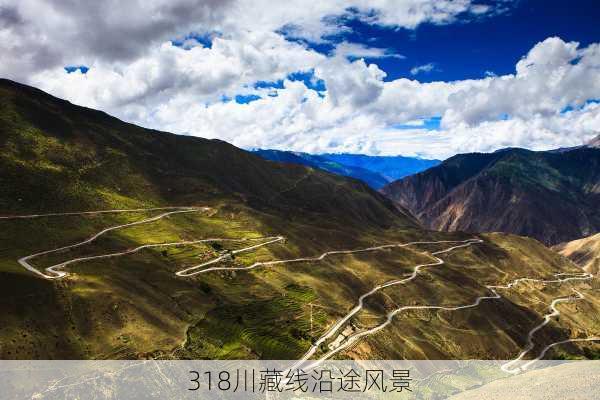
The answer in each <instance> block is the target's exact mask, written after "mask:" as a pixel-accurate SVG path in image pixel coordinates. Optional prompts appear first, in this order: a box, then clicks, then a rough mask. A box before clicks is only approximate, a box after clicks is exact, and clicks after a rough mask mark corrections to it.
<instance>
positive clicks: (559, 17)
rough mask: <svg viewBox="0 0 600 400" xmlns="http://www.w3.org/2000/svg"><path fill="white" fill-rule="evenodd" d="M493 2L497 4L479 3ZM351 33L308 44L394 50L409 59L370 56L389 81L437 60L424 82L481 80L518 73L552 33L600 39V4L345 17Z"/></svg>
mask: <svg viewBox="0 0 600 400" xmlns="http://www.w3.org/2000/svg"><path fill="white" fill-rule="evenodd" d="M479 3H481V4H493V2H479ZM345 26H347V27H349V28H350V29H351V31H350V32H348V33H340V34H338V35H334V36H330V37H329V39H331V42H330V43H328V44H320V45H319V44H314V43H310V42H309V43H308V44H309V47H311V48H314V49H316V50H318V51H321V52H328V51H331V49H332V48H333V47H334V46H333V45H334V44H335V43H339V42H341V41H344V40H345V41H349V42H354V43H361V44H364V45H368V46H371V47H381V48H386V49H391V50H392V51H393V53H395V54H400V55H402V56H404V57H406V58H404V59H397V58H383V59H369V58H366V60H367V61H369V62H375V63H376V64H377V65H378V66H379V67H380V68H381V69H383V70H384V71H385V72H386V73H387V77H386V78H385V80H388V81H390V80H394V79H397V78H399V77H410V76H411V73H410V70H411V69H412V68H414V67H415V66H420V65H425V64H429V63H433V64H434V68H433V70H432V71H431V72H428V73H420V74H419V76H418V78H419V81H421V82H431V81H453V80H462V79H471V78H481V77H483V76H485V73H486V71H487V72H492V73H495V74H497V75H504V74H510V73H514V70H515V64H516V62H517V61H518V60H519V59H520V58H521V57H523V55H524V54H526V53H527V51H528V50H529V49H530V48H531V47H533V45H535V44H536V43H538V42H540V41H543V40H544V39H546V38H547V37H550V36H559V37H561V38H562V39H563V40H565V41H577V42H580V43H581V44H582V45H584V46H587V45H588V44H590V43H594V42H596V41H598V39H599V38H600V3H599V2H598V1H594V0H582V1H572V2H565V1H555V0H549V1H548V0H546V1H544V0H520V1H516V2H514V3H512V4H507V5H506V11H504V12H502V13H500V14H499V15H494V16H486V17H481V18H472V17H464V18H463V19H462V20H461V21H460V22H459V23H452V24H444V25H437V24H430V23H425V24H422V25H420V26H418V27H417V28H416V29H406V28H400V29H398V28H387V27H381V26H378V25H371V24H368V23H365V22H363V21H361V20H359V19H350V20H348V21H346V23H345Z"/></svg>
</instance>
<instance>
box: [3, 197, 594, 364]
mask: <svg viewBox="0 0 600 400" xmlns="http://www.w3.org/2000/svg"><path fill="white" fill-rule="evenodd" d="M167 210H168V211H167ZM208 210H210V207H154V208H140V209H120V210H102V211H84V212H68V213H49V214H31V215H15V216H1V217H0V219H30V218H41V217H55V216H76V215H95V214H108V213H129V212H147V211H167V212H164V213H161V214H159V215H157V216H154V217H150V218H145V219H142V220H140V221H136V222H131V223H126V224H121V225H115V226H111V227H108V228H105V229H103V230H101V231H99V232H98V233H96V234H94V235H92V236H91V237H89V238H88V239H86V240H84V241H81V242H78V243H75V244H72V245H68V246H63V247H59V248H56V249H52V250H46V251H42V252H38V253H35V254H31V255H28V256H25V257H22V258H20V259H19V260H18V262H19V264H21V265H22V266H23V267H24V268H26V269H27V270H29V271H31V272H33V273H35V274H37V275H39V276H41V277H43V278H46V279H59V278H64V277H65V276H67V275H68V273H67V272H65V271H62V269H63V268H64V267H66V266H67V265H70V264H74V263H78V262H83V261H89V260H94V259H102V258H110V257H119V256H124V255H127V254H132V253H136V252H138V251H140V250H143V249H146V248H153V247H167V246H175V245H190V244H197V243H206V242H217V241H229V242H247V241H255V240H262V241H263V242H261V243H258V244H252V245H250V246H248V247H244V248H242V249H238V250H233V251H231V252H228V253H226V254H222V255H220V256H218V257H215V258H213V259H211V260H209V261H206V262H203V263H201V264H198V265H195V266H192V267H188V268H185V269H182V270H180V271H178V272H176V273H175V274H176V275H177V276H179V277H189V276H194V275H197V274H203V273H208V272H214V271H223V270H226V271H234V270H251V269H255V268H257V267H261V266H265V267H266V266H273V265H278V264H284V263H298V262H315V261H321V260H323V259H325V258H326V257H329V256H332V255H340V254H356V253H363V252H371V251H379V250H383V249H390V248H402V247H407V246H414V245H423V244H444V243H447V244H454V246H451V247H448V248H446V249H444V250H439V251H436V252H433V253H430V256H431V257H432V258H433V259H434V261H432V262H431V263H425V264H419V265H415V266H414V267H413V272H412V273H411V274H410V275H409V276H408V277H406V278H403V279H395V280H391V281H388V282H385V283H382V284H379V285H377V286H375V287H374V288H372V289H371V290H370V291H368V292H366V293H364V294H363V295H361V296H360V297H359V298H358V302H357V304H356V306H355V307H353V308H352V309H351V310H350V311H349V312H348V313H347V314H346V315H345V316H344V317H342V318H340V319H339V320H338V321H337V322H335V323H334V324H333V325H332V326H331V327H330V328H329V329H327V331H326V332H325V333H324V334H323V335H322V336H321V337H320V338H319V339H318V340H316V341H315V343H314V344H313V345H312V346H311V347H310V348H309V349H308V351H307V352H306V353H305V354H304V355H303V357H302V358H301V359H300V360H299V361H298V362H297V363H296V364H295V365H294V366H293V367H292V369H293V368H298V367H299V366H301V365H303V364H304V363H306V362H307V361H309V360H310V358H311V357H312V356H313V355H314V354H315V353H316V352H317V351H318V349H319V346H320V345H321V344H323V343H325V342H326V341H327V340H328V339H330V338H332V337H333V336H334V335H335V334H336V333H337V332H339V331H340V329H341V328H342V327H343V326H345V324H346V323H347V322H348V321H349V320H350V319H351V318H352V317H353V316H354V315H356V314H357V313H358V312H360V311H361V310H362V309H363V307H364V300H365V299H366V298H368V297H369V296H372V295H373V294H375V293H377V292H378V291H380V290H382V289H384V288H387V287H390V286H395V285H402V284H406V283H407V282H410V281H412V280H414V279H415V278H416V277H417V276H418V274H419V272H420V270H421V269H422V268H425V267H431V266H439V265H443V264H444V260H443V259H441V258H440V257H438V256H439V255H441V254H445V253H449V252H451V251H453V250H456V249H460V248H464V247H468V246H472V245H474V244H479V243H482V242H483V241H482V240H481V239H467V240H462V241H451V240H442V241H413V242H408V243H394V244H384V245H380V246H372V247H367V248H362V249H355V250H333V251H326V252H324V253H322V254H321V255H319V256H316V257H302V258H294V259H286V260H273V261H263V262H256V263H254V264H252V265H250V266H244V267H231V266H223V267H217V266H213V267H209V268H205V267H207V266H209V265H213V264H217V263H219V262H221V261H224V260H226V259H228V258H230V257H231V256H232V255H234V254H239V253H242V252H248V251H251V250H255V249H257V248H260V247H263V246H267V245H269V244H273V243H276V242H281V241H284V240H285V238H284V237H283V236H269V237H258V238H242V239H229V238H209V239H198V240H189V241H179V242H170V243H156V244H146V245H140V246H138V247H135V248H133V249H129V250H125V251H121V252H113V253H106V254H101V255H96V256H88V257H78V258H74V259H71V260H67V261H63V262H61V263H59V264H55V265H52V266H50V267H47V268H45V272H46V273H44V272H41V271H39V270H38V269H37V268H35V267H34V266H33V265H31V264H30V261H31V260H32V259H33V258H35V257H39V256H42V255H47V254H51V253H56V252H60V251H64V250H68V249H72V248H75V247H79V246H83V245H85V244H89V243H91V242H93V241H94V240H96V239H97V238H98V237H100V236H102V235H104V234H106V233H108V232H111V231H114V230H117V229H123V228H127V227H131V226H136V225H141V224H146V223H151V222H154V221H158V220H160V219H162V218H165V217H168V216H170V215H174V214H181V213H191V212H201V211H208ZM554 276H555V279H549V280H544V279H535V278H529V277H523V278H518V279H515V280H513V281H511V282H510V283H508V284H506V285H486V286H485V287H486V288H487V289H488V290H489V291H490V292H491V294H490V295H484V296H479V297H477V298H476V299H475V300H474V301H473V302H471V303H469V304H464V305H457V306H441V305H413V306H402V307H398V308H396V309H394V310H392V311H390V312H388V314H387V315H386V319H385V321H384V322H382V323H381V324H379V325H377V326H375V327H373V328H370V329H367V330H363V331H360V332H356V333H354V334H352V335H350V336H348V337H347V338H346V339H345V340H344V341H343V342H342V343H341V344H340V345H339V346H338V347H337V348H335V349H331V350H330V351H328V352H326V353H325V354H324V355H322V356H321V357H320V358H319V359H317V360H314V362H313V363H312V364H309V365H308V366H306V367H304V368H311V369H312V368H314V367H315V366H316V365H318V363H321V362H322V361H324V360H327V359H329V358H331V357H332V356H334V355H335V354H337V353H339V352H341V351H343V350H346V349H347V348H349V347H350V346H352V345H353V344H355V343H356V342H357V341H358V340H360V339H361V338H363V337H365V336H369V335H373V334H375V333H377V332H379V331H380V330H382V329H384V328H385V327H386V326H388V325H389V324H390V323H391V322H392V321H393V319H394V317H395V316H396V315H398V314H399V313H401V312H403V311H407V310H445V311H457V310H462V309H467V308H473V307H477V306H478V305H479V304H480V303H481V302H482V301H484V300H491V299H500V298H502V296H501V295H500V294H499V293H498V292H497V290H501V289H510V288H512V287H513V286H515V285H518V284H519V283H522V282H538V283H543V284H551V283H563V282H569V281H576V280H589V279H592V278H593V275H592V274H589V273H581V274H575V273H558V274H555V275H554ZM561 276H566V277H565V278H560V277H561ZM575 293H576V296H569V297H560V298H557V299H554V300H553V301H552V303H551V304H550V310H551V312H550V313H549V314H546V315H545V316H544V318H543V321H542V322H541V323H540V324H538V325H536V326H535V327H534V328H533V329H531V330H530V331H529V332H528V334H527V346H526V347H525V348H524V349H523V350H522V351H521V352H520V353H519V355H518V356H517V357H516V358H515V359H514V360H512V361H509V362H507V363H506V364H503V365H502V367H501V368H502V370H503V371H504V372H508V373H518V372H521V371H524V370H526V369H527V368H528V367H529V366H531V365H532V364H533V363H534V362H536V361H538V360H540V359H541V358H543V357H544V355H545V354H546V352H547V351H548V350H549V349H550V348H552V347H554V346H557V345H560V344H564V343H568V342H580V341H597V340H600V337H596V336H592V337H588V338H576V339H568V340H563V341H560V342H555V343H551V344H549V345H547V346H546V347H544V348H543V350H542V351H541V352H540V353H539V354H538V355H537V357H536V358H534V359H531V360H527V363H525V364H523V365H522V366H521V367H516V368H513V366H514V365H515V364H516V363H518V362H521V361H524V360H523V358H524V357H525V356H526V355H527V354H528V353H530V352H531V351H532V350H533V348H534V347H535V344H534V342H533V337H534V335H535V333H536V332H537V331H539V330H540V329H542V328H543V327H544V326H545V325H547V324H548V323H549V322H550V321H551V319H552V318H554V317H556V316H558V315H560V311H559V310H558V309H557V308H556V306H557V305H558V304H560V303H563V302H571V301H576V300H582V299H584V295H583V294H581V293H580V292H578V291H575Z"/></svg>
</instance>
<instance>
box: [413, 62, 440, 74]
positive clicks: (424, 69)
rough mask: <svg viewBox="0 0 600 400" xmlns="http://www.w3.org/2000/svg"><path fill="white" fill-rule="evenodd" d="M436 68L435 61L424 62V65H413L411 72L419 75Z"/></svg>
mask: <svg viewBox="0 0 600 400" xmlns="http://www.w3.org/2000/svg"><path fill="white" fill-rule="evenodd" d="M434 68H435V64H434V63H428V64H423V65H418V66H416V67H413V68H411V69H410V74H411V75H418V74H420V73H423V72H424V73H428V72H431V71H433V69H434Z"/></svg>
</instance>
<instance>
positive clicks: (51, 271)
mask: <svg viewBox="0 0 600 400" xmlns="http://www.w3.org/2000/svg"><path fill="white" fill-rule="evenodd" d="M209 209H210V208H208V207H201V208H199V207H164V208H163V207H161V208H148V209H132V210H108V211H84V212H81V213H54V214H34V215H18V216H12V217H3V219H24V218H38V217H54V216H71V215H93V214H105V213H124V212H141V211H156V210H174V211H168V212H166V213H162V214H160V215H157V216H154V217H150V218H146V219H143V220H140V221H135V222H130V223H127V224H122V225H115V226H111V227H108V228H105V229H103V230H101V231H100V232H98V233H95V234H94V235H92V236H91V237H89V238H88V239H86V240H84V241H82V242H79V243H75V244H71V245H68V246H63V247H59V248H57V249H52V250H45V251H41V252H39V253H35V254H31V255H28V256H25V257H22V258H20V259H19V260H18V262H19V264H21V265H22V266H23V267H24V268H26V269H27V270H29V271H31V272H33V273H35V274H37V275H40V276H41V277H43V278H46V279H58V278H64V277H65V276H67V275H68V273H67V272H65V271H58V269H60V268H63V267H64V266H65V265H68V264H72V263H73V262H75V261H76V260H69V261H65V262H62V263H60V264H56V265H53V266H50V267H48V268H46V272H47V273H43V272H41V271H39V270H38V269H37V268H35V267H34V266H33V265H31V264H30V263H29V260H31V259H33V258H35V257H39V256H42V255H46V254H51V253H56V252H59V251H63V250H68V249H72V248H75V247H79V246H83V245H85V244H88V243H91V242H93V241H94V240H96V239H98V238H99V237H100V236H102V235H104V234H105V233H108V232H110V231H114V230H117V229H122V228H127V227H131V226H135V225H141V224H147V223H150V222H154V221H158V220H159V219H161V218H164V217H167V216H169V215H173V214H182V213H189V212H200V211H207V210H209ZM146 247H149V246H146ZM129 253H132V252H128V251H125V252H123V253H122V254H118V255H124V254H129ZM107 256H110V255H102V256H96V257H95V258H105V257H107ZM112 256H113V257H114V256H115V255H112ZM93 258H94V257H82V258H81V259H77V261H82V260H84V259H85V260H90V259H93Z"/></svg>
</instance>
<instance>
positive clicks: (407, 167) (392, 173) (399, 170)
mask: <svg viewBox="0 0 600 400" xmlns="http://www.w3.org/2000/svg"><path fill="white" fill-rule="evenodd" d="M321 156H322V157H325V158H327V159H329V160H332V161H336V162H338V163H340V164H343V165H346V166H349V167H358V168H364V169H367V170H369V171H372V172H376V173H378V174H379V175H381V176H383V177H384V178H385V179H386V180H387V181H388V182H393V181H395V180H397V179H400V178H404V177H405V176H409V175H413V174H416V173H418V172H421V171H424V170H426V169H429V168H431V167H435V166H436V165H438V164H440V163H441V161H440V160H427V159H423V158H416V157H404V156H366V155H364V154H322V155H321Z"/></svg>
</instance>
